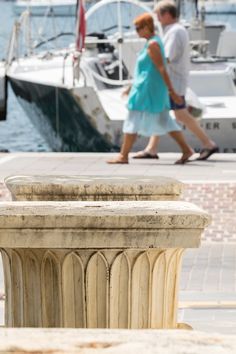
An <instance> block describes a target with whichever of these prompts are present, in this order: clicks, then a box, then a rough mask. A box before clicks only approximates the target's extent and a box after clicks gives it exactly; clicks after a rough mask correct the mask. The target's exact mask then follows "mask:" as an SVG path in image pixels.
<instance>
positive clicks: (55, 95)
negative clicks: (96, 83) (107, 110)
mask: <svg viewBox="0 0 236 354" xmlns="http://www.w3.org/2000/svg"><path fill="white" fill-rule="evenodd" d="M9 81H10V83H11V86H12V89H13V91H14V93H15V95H16V97H17V99H18V100H19V102H20V104H21V105H22V107H23V109H24V110H25V111H26V113H27V115H28V116H29V118H30V120H31V121H32V123H33V124H34V126H35V127H36V129H37V130H38V131H39V132H40V133H41V135H42V136H43V137H44V138H45V140H46V141H47V143H48V144H49V145H50V147H51V149H52V150H53V151H65V152H67V151H71V152H73V151H75V152H76V151H80V152H87V151H90V152H109V151H114V150H116V149H117V148H116V147H115V146H114V145H113V144H112V143H111V142H110V141H109V140H108V139H107V138H106V137H104V136H103V135H102V134H101V133H100V132H98V130H97V129H96V128H95V127H94V126H93V125H92V124H91V122H90V120H89V118H88V116H87V115H86V114H85V112H84V111H83V109H82V108H81V107H80V105H79V100H78V99H76V98H75V97H74V95H73V92H72V90H69V89H66V88H62V87H54V86H49V85H44V84H39V83H34V82H28V81H23V80H19V79H15V78H12V77H10V78H9Z"/></svg>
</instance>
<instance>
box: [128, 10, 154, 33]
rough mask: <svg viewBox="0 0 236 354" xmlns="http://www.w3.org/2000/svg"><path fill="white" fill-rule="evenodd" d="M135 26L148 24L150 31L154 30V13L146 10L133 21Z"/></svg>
mask: <svg viewBox="0 0 236 354" xmlns="http://www.w3.org/2000/svg"><path fill="white" fill-rule="evenodd" d="M133 23H134V25H135V26H139V27H145V26H147V27H148V29H149V30H150V32H154V20H153V17H152V15H150V14H149V13H148V12H145V13H144V14H142V15H139V16H137V17H136V18H135V19H134V21H133Z"/></svg>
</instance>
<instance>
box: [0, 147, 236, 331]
mask: <svg viewBox="0 0 236 354" xmlns="http://www.w3.org/2000/svg"><path fill="white" fill-rule="evenodd" d="M111 156H112V154H100V153H98V154H95V153H84V154H79V153H64V154H63V153H10V154H0V183H1V182H3V179H4V178H5V177H6V176H9V175H14V174H18V175H19V174H21V175H22V174H28V175H34V174H44V175H45V174H50V175H54V174H57V175H58V174H59V175H99V176H113V177H114V178H115V176H117V175H127V176H128V175H136V176H138V175H139V176H140V175H141V176H168V177H173V178H177V179H178V180H180V181H182V182H184V183H185V184H186V188H185V191H184V194H183V199H184V200H189V201H191V202H193V203H195V204H197V205H199V206H201V207H203V208H204V209H205V210H207V211H208V212H209V213H210V214H212V215H213V224H212V225H211V226H210V227H209V228H208V230H207V231H206V233H205V237H204V238H203V244H202V246H201V248H200V249H192V250H187V251H186V253H185V256H184V260H183V271H182V278H181V289H180V290H181V291H180V309H179V322H186V323H188V324H190V325H192V326H193V327H194V329H198V330H203V331H209V332H220V333H229V334H236V220H235V219H236V218H235V210H236V154H215V155H213V156H212V157H211V158H210V159H209V160H208V161H205V162H203V161H202V162H200V161H194V162H191V163H188V164H186V165H184V166H181V165H173V162H174V161H175V160H177V158H178V157H179V154H160V159H159V160H132V159H131V161H130V164H129V165H107V164H106V163H105V161H106V160H107V159H109V158H110V157H111ZM1 194H2V195H1ZM8 198H9V194H8V193H7V191H6V189H5V188H4V186H3V185H2V189H1V190H0V199H2V200H6V199H8ZM2 289H3V275H2V267H1V266H0V292H1V290H2ZM3 311H4V301H0V324H3Z"/></svg>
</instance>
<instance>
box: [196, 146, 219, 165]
mask: <svg viewBox="0 0 236 354" xmlns="http://www.w3.org/2000/svg"><path fill="white" fill-rule="evenodd" d="M216 152H219V148H218V146H215V147H213V148H211V149H209V148H204V149H202V150H201V151H200V156H199V157H198V158H196V160H198V161H204V160H207V159H208V157H210V156H211V155H212V154H214V153H216Z"/></svg>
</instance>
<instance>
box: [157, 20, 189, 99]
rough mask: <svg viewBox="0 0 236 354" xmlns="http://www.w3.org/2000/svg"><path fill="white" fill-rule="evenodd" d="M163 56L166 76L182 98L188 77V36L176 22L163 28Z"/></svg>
mask: <svg viewBox="0 0 236 354" xmlns="http://www.w3.org/2000/svg"><path fill="white" fill-rule="evenodd" d="M163 42H164V47H165V55H166V58H167V59H168V65H167V69H168V74H169V76H170V80H171V82H172V85H173V86H174V89H175V91H176V92H177V93H178V94H179V95H181V96H184V95H185V93H186V88H187V85H188V76H189V50H190V48H189V36H188V32H187V31H186V29H185V28H184V27H183V26H182V25H180V24H179V23H178V22H176V23H173V24H171V25H168V26H166V27H165V28H164V37H163Z"/></svg>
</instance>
